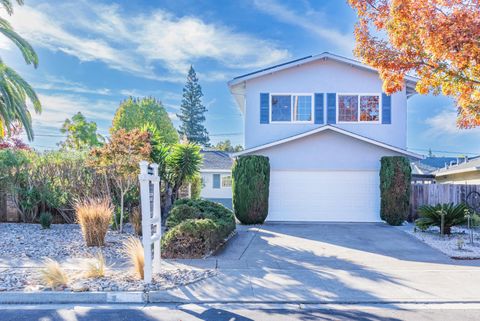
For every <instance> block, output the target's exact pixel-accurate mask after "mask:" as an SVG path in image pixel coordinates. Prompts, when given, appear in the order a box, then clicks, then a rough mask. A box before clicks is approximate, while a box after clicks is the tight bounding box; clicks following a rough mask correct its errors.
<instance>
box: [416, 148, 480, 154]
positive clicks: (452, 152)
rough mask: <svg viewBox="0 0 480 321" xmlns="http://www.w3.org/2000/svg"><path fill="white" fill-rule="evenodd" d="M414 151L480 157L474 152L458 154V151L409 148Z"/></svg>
mask: <svg viewBox="0 0 480 321" xmlns="http://www.w3.org/2000/svg"><path fill="white" fill-rule="evenodd" d="M409 149H412V150H418V151H423V152H430V151H431V152H436V153H445V154H457V155H458V154H468V155H480V153H479V152H477V153H472V152H456V151H447V150H436V149H421V148H409Z"/></svg>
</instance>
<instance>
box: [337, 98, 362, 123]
mask: <svg viewBox="0 0 480 321" xmlns="http://www.w3.org/2000/svg"><path fill="white" fill-rule="evenodd" d="M338 121H358V96H357V95H352V96H344V95H339V96H338Z"/></svg>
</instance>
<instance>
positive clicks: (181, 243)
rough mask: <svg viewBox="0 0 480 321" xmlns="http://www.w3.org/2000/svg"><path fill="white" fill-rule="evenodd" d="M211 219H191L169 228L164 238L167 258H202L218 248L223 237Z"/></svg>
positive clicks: (163, 242)
mask: <svg viewBox="0 0 480 321" xmlns="http://www.w3.org/2000/svg"><path fill="white" fill-rule="evenodd" d="M216 230H217V224H216V223H215V222H214V221H213V220H211V219H189V220H186V221H184V222H182V223H180V224H179V225H177V226H175V227H174V228H172V229H171V230H169V231H168V232H167V233H166V234H165V236H164V238H163V239H162V255H163V256H164V257H166V258H184V259H186V258H202V257H204V256H205V255H207V254H209V253H210V252H211V251H212V250H214V249H215V248H216V245H218V244H219V243H220V242H221V241H222V239H219V235H218V233H216Z"/></svg>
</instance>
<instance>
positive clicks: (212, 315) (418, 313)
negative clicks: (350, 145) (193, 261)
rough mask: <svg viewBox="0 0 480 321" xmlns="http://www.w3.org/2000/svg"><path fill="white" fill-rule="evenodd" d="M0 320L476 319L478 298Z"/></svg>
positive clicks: (98, 311)
mask: <svg viewBox="0 0 480 321" xmlns="http://www.w3.org/2000/svg"><path fill="white" fill-rule="evenodd" d="M0 315H1V318H0V319H1V320H2V321H35V320H39V321H40V320H41V321H110V320H115V321H198V320H208V321H251V320H261V321H283V320H285V321H286V320H289V321H290V320H365V321H379V320H387V321H388V320H390V321H396V320H415V321H422V320H442V321H449V320H451V321H456V320H462V321H464V320H478V319H479V316H480V304H406V305H402V304H382V305H375V304H374V305H370V306H367V305H296V304H290V305H265V304H263V305H253V304H250V305H248V304H246V305H217V304H210V305H147V306H134V305H109V306H75V305H40V306H18V305H17V306H13V305H9V306H0Z"/></svg>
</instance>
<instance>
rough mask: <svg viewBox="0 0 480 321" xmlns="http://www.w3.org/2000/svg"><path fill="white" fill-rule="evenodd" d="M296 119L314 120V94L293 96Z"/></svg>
mask: <svg viewBox="0 0 480 321" xmlns="http://www.w3.org/2000/svg"><path fill="white" fill-rule="evenodd" d="M292 100H293V115H294V119H295V121H312V96H298V95H294V96H292Z"/></svg>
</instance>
